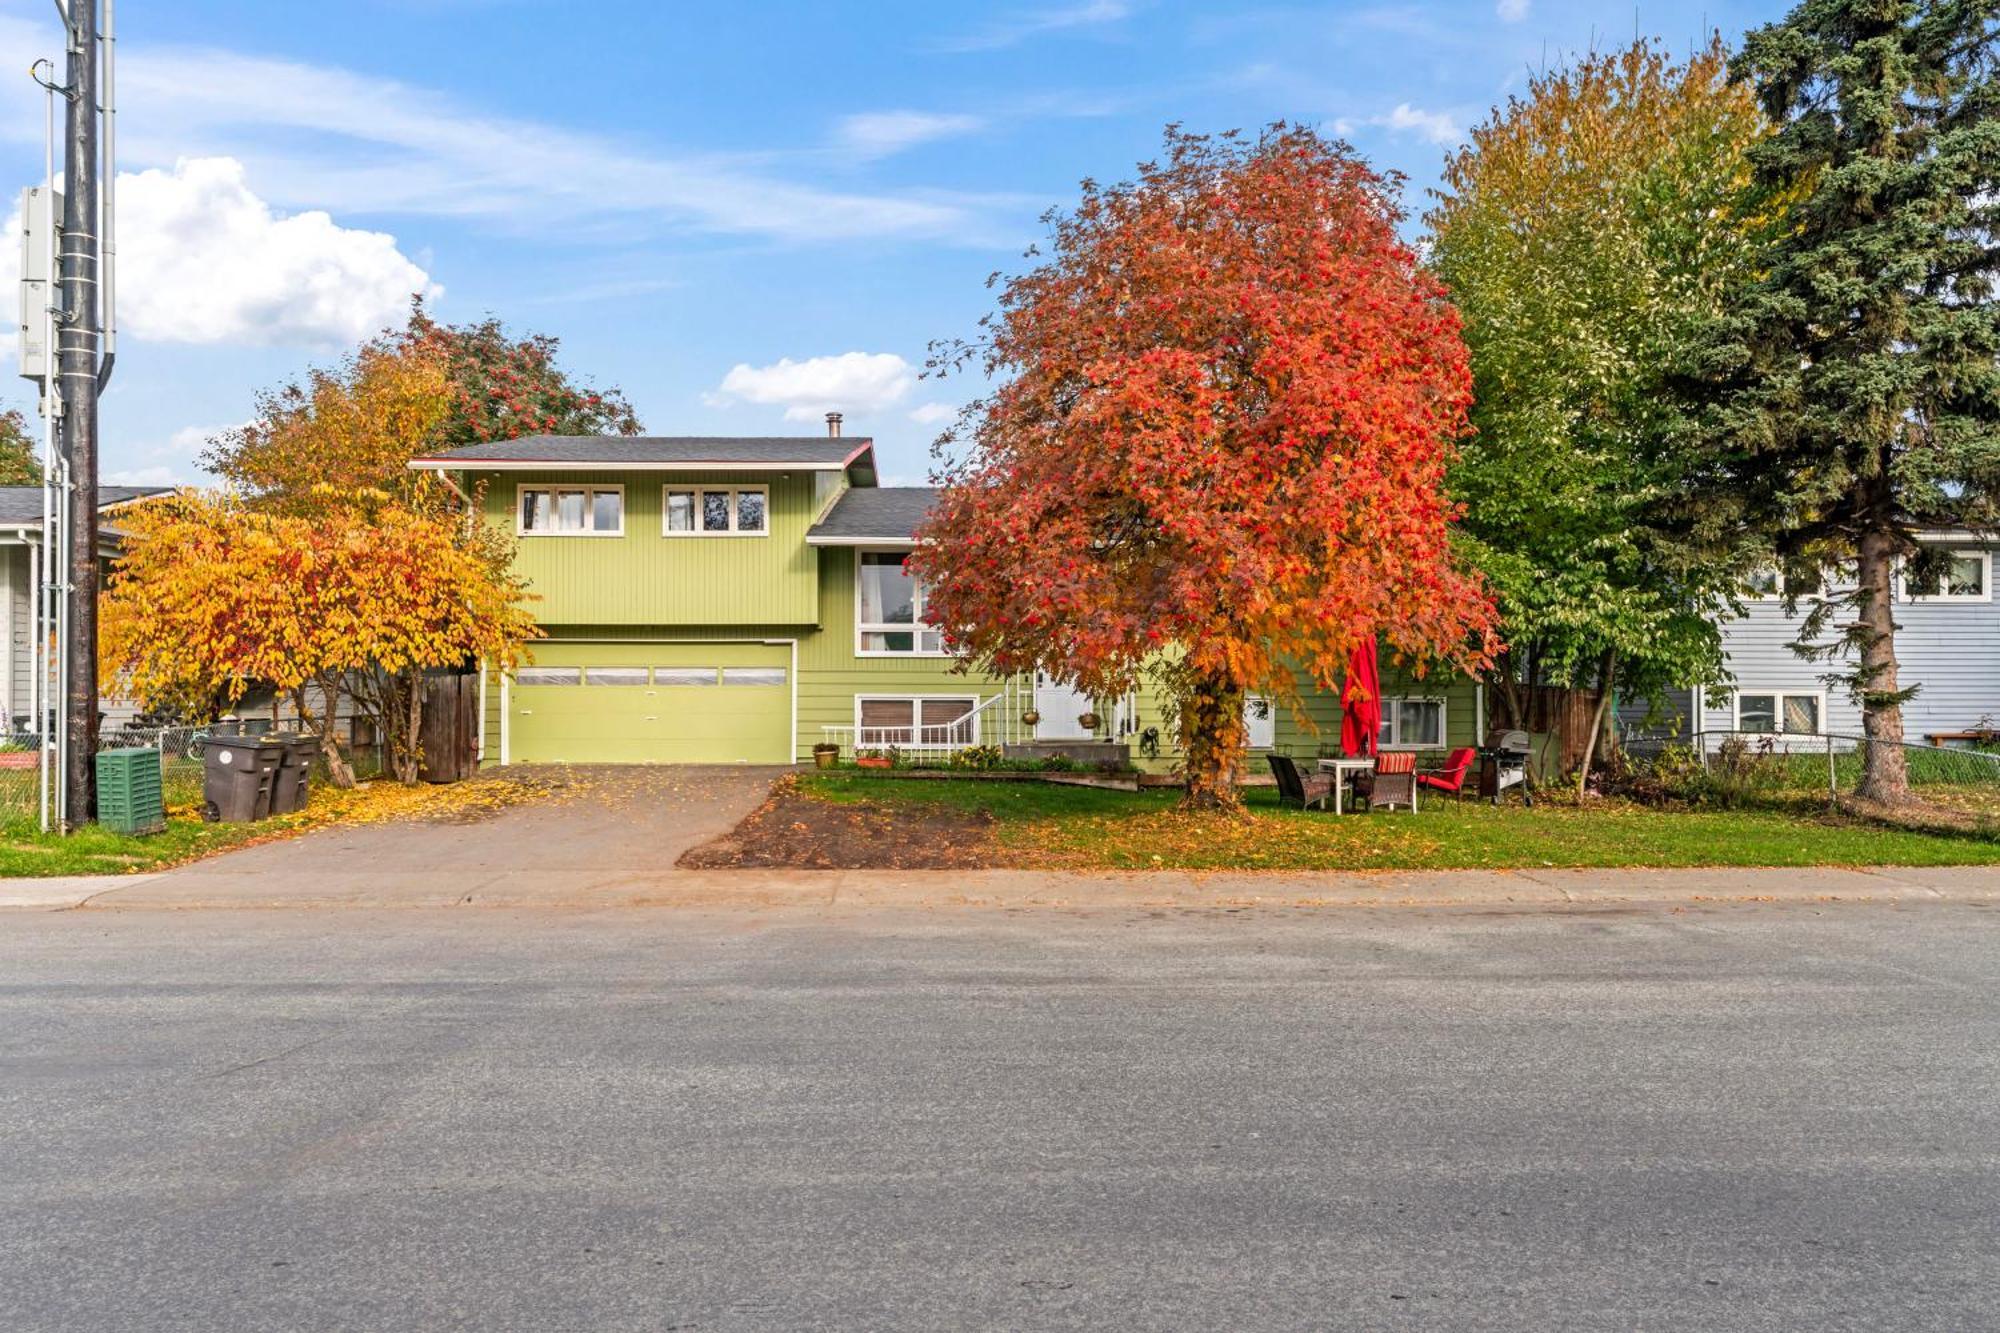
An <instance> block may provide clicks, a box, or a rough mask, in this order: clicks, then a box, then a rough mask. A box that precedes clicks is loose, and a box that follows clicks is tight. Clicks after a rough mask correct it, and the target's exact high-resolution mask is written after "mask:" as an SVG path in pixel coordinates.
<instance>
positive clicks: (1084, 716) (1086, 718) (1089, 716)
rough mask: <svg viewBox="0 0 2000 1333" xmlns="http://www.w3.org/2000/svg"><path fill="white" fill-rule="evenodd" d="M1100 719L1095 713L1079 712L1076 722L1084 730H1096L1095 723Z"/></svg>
mask: <svg viewBox="0 0 2000 1333" xmlns="http://www.w3.org/2000/svg"><path fill="white" fill-rule="evenodd" d="M1101 720H1102V719H1101V718H1099V717H1098V716H1097V714H1096V713H1080V714H1078V715H1077V719H1076V724H1077V725H1078V726H1079V727H1082V728H1083V729H1084V730H1085V731H1096V730H1097V724H1098V723H1099V722H1100V721H1101Z"/></svg>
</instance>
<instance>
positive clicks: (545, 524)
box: [514, 486, 625, 537]
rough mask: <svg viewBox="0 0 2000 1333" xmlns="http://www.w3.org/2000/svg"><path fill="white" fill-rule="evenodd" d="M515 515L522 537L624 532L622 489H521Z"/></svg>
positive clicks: (587, 535) (611, 487)
mask: <svg viewBox="0 0 2000 1333" xmlns="http://www.w3.org/2000/svg"><path fill="white" fill-rule="evenodd" d="M516 516H517V521H516V523H515V527H514V530H515V532H516V533H517V534H518V535H520V536H523V537H617V536H620V535H622V534H623V533H624V531H625V488H624V487H623V486H523V487H521V490H520V505H519V507H518V509H517V510H516Z"/></svg>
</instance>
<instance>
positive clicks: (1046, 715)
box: [1035, 676, 1092, 741]
mask: <svg viewBox="0 0 2000 1333" xmlns="http://www.w3.org/2000/svg"><path fill="white" fill-rule="evenodd" d="M1091 707H1092V705H1091V702H1090V696H1089V695H1087V694H1084V693H1082V692H1081V691H1079V690H1078V689H1077V688H1076V687H1075V686H1074V685H1071V684H1069V683H1068V682H1067V681H1060V680H1056V679H1054V678H1052V677H1049V676H1036V677H1035V711H1036V712H1037V713H1040V714H1041V715H1042V717H1041V720H1040V721H1039V722H1037V723H1035V739H1036V740H1038V741H1087V740H1089V739H1090V738H1091V735H1092V732H1091V730H1090V728H1088V727H1086V726H1084V725H1082V724H1081V723H1079V722H1078V721H1077V719H1078V718H1079V717H1082V716H1083V715H1084V714H1085V713H1088V712H1090V711H1091Z"/></svg>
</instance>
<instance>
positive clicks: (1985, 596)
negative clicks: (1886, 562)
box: [1753, 546, 1993, 693]
mask: <svg viewBox="0 0 2000 1333" xmlns="http://www.w3.org/2000/svg"><path fill="white" fill-rule="evenodd" d="M1931 549H1933V550H1937V551H1941V552H1943V553H1944V554H1946V555H1949V556H1952V557H1954V558H1956V557H1958V556H1971V557H1972V558H1973V559H1975V560H1977V561H1979V567H1980V572H1979V591H1978V592H1976V593H1966V592H1952V591H1950V590H1949V589H1948V588H1945V587H1943V586H1940V587H1939V590H1938V591H1937V592H1933V593H1925V594H1918V593H1913V592H1911V591H1910V589H1909V584H1908V583H1907V582H1906V581H1905V579H1904V565H1903V562H1901V561H1898V562H1897V564H1896V600H1897V601H1901V602H1912V603H1917V602H1990V601H1992V600H1993V552H1991V551H1989V550H1985V549H1983V548H1981V547H1977V546H1936V547H1932V548H1931ZM1753 693H1754V691H1753Z"/></svg>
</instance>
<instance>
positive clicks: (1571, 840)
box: [798, 774, 2000, 870]
mask: <svg viewBox="0 0 2000 1333" xmlns="http://www.w3.org/2000/svg"><path fill="white" fill-rule="evenodd" d="M798 790H799V794H800V795H801V796H804V797H807V798H808V799H810V800H814V801H819V802H824V803H827V804H829V805H832V806H849V807H852V806H868V807H873V808H875V809H877V810H880V811H884V812H886V813H887V814H888V815H889V818H888V819H886V820H884V821H882V826H883V827H884V828H893V827H894V825H895V819H894V816H895V814H896V812H897V811H899V810H900V811H907V812H910V813H912V814H917V813H920V812H923V811H925V810H926V809H929V810H932V811H937V812H939V813H942V811H939V810H938V808H939V807H944V808H947V809H955V810H957V811H960V812H963V813H966V814H976V815H978V816H979V817H980V818H979V831H978V836H981V837H984V838H985V839H986V840H987V842H988V849H989V854H990V855H989V858H988V860H987V863H988V864H994V865H1022V866H1050V867H1058V866H1060V867H1067V868H1075V869H1110V870H1144V869H1149V868H1156V869H1163V870H1164V869H1173V870H1450V869H1511V868H1536V867H1710V866H1864V865H1886V866H1946V865H1989V864H2000V842H1995V841H1993V840H1992V839H1989V838H1980V837H1974V836H1953V835H1948V834H1938V833H1925V832H1917V831H1911V830H1907V829H1895V828H1884V827H1881V826H1880V825H1877V824H1873V823H1869V822H1867V821H1864V820H1860V819H1855V818H1850V817H1845V816H1841V815H1836V814H1831V813H1827V812H1823V811H1817V810H1814V809H1812V808H1811V807H1798V808H1792V809H1756V810H1669V809H1658V808H1654V807H1650V806H1640V805H1634V804H1630V803H1625V802H1619V801H1593V802H1592V803H1591V804H1589V805H1588V806H1583V807H1579V806H1576V805H1573V804H1555V803H1544V804H1541V805H1537V806H1536V807H1535V808H1534V809H1532V810H1530V809H1526V808H1524V807H1522V806H1520V805H1518V804H1511V803H1510V804H1507V805H1502V806H1499V807H1497V808H1496V807H1494V806H1492V805H1489V804H1486V803H1485V802H1479V801H1470V800H1468V801H1465V802H1462V803H1454V802H1452V801H1450V800H1449V799H1442V800H1437V801H1433V802H1430V803H1427V804H1426V805H1425V806H1424V808H1423V809H1422V810H1421V811H1419V812H1418V813H1416V814H1414V815H1412V814H1409V813H1408V812H1405V811H1401V810H1398V811H1396V812H1394V813H1388V812H1383V813H1373V814H1348V815H1342V816H1335V815H1332V814H1328V813H1322V812H1319V811H1309V812H1299V811H1294V810H1287V809H1283V808H1280V807H1279V806H1278V804H1277V794H1276V792H1275V790H1273V789H1270V788H1252V789H1250V790H1249V791H1248V792H1246V800H1247V801H1248V805H1249V809H1248V811H1247V813H1246V815H1245V816H1244V817H1242V818H1232V817H1227V816H1211V815H1192V814H1184V813H1181V812H1180V811H1177V810H1176V809H1175V808H1174V803H1175V801H1176V799H1177V793H1175V792H1172V791H1141V792H1137V793H1131V792H1116V791H1103V790H1096V789H1091V788H1082V787H1064V786H1053V785H1047V784H1042V783H973V782H967V783H956V782H920V781H912V780H906V779H896V778H875V777H868V778H863V777H859V776H856V775H849V774H807V775H805V776H803V777H801V779H800V780H799V786H798ZM931 827H932V828H935V824H933V825H932V826H931Z"/></svg>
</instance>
